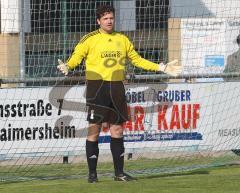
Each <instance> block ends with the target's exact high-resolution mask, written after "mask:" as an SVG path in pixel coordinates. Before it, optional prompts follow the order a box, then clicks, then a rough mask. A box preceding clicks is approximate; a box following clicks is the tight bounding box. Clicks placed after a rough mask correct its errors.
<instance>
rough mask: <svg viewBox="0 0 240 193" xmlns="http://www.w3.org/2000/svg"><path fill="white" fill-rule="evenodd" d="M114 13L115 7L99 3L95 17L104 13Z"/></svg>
mask: <svg viewBox="0 0 240 193" xmlns="http://www.w3.org/2000/svg"><path fill="white" fill-rule="evenodd" d="M111 12H112V13H113V14H114V13H115V9H114V7H113V6H111V5H101V6H99V7H98V8H97V13H96V15H97V19H100V18H101V17H102V16H104V15H105V14H106V13H111Z"/></svg>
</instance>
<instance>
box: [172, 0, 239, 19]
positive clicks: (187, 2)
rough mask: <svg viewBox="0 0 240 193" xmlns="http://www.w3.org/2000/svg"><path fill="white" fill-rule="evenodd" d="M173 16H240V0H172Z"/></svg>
mask: <svg viewBox="0 0 240 193" xmlns="http://www.w3.org/2000/svg"><path fill="white" fill-rule="evenodd" d="M170 9H171V17H181V18H183V17H201V18H202V17H219V18H222V17H225V18H229V17H234V18H236V17H240V1H239V0H171V1H170Z"/></svg>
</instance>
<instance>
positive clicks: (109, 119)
mask: <svg viewBox="0 0 240 193" xmlns="http://www.w3.org/2000/svg"><path fill="white" fill-rule="evenodd" d="M114 13H115V10H114V8H113V7H111V6H108V5H103V6H101V7H99V8H98V9H97V12H96V15H97V23H98V24H99V26H100V28H99V29H98V30H96V31H93V32H91V33H89V34H87V35H85V36H84V37H83V38H82V39H81V40H80V42H79V43H78V44H77V45H76V47H75V49H74V52H73V54H72V55H71V56H70V58H69V59H68V60H67V62H66V63H63V62H62V61H61V60H59V61H58V62H59V65H58V69H59V70H60V71H61V72H62V73H63V74H64V75H67V74H68V72H69V70H73V69H74V68H76V67H77V66H78V65H79V64H80V63H81V61H82V60H83V59H85V63H86V79H87V82H86V85H87V88H86V90H87V92H86V103H87V106H88V115H87V120H88V122H89V128H88V136H87V140H86V155H87V162H88V168H89V176H88V182H89V183H94V182H97V181H98V178H97V171H96V168H97V160H98V155H99V149H98V137H99V133H100V129H101V127H102V124H103V123H108V125H109V128H110V133H111V141H110V149H111V152H112V157H113V163H114V169H115V177H114V179H115V180H116V181H129V180H133V179H134V178H132V177H131V176H129V175H128V174H126V173H125V172H124V170H123V166H124V143H123V123H124V122H126V121H127V120H128V112H127V104H126V100H125V89H124V85H123V82H122V81H123V80H124V77H125V62H126V58H128V59H130V61H131V62H132V64H133V65H135V66H137V67H140V68H143V69H145V70H151V71H163V72H165V73H168V74H170V75H173V76H175V75H178V73H179V72H180V71H181V69H180V68H177V67H176V66H175V67H174V66H171V65H159V64H155V63H153V62H150V61H148V60H145V59H143V58H141V57H140V55H139V54H138V53H137V52H136V51H135V50H134V47H133V44H132V43H131V42H130V41H129V39H128V38H127V37H126V36H125V35H123V34H121V33H118V32H116V31H114Z"/></svg>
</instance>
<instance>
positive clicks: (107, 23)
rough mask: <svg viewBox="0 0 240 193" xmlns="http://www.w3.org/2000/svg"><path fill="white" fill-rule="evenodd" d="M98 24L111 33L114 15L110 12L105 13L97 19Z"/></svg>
mask: <svg viewBox="0 0 240 193" xmlns="http://www.w3.org/2000/svg"><path fill="white" fill-rule="evenodd" d="M97 23H98V25H100V28H101V29H102V30H103V31H104V32H106V33H112V32H113V28H114V15H113V13H112V12H109V13H105V14H104V15H103V16H102V17H101V18H100V19H97Z"/></svg>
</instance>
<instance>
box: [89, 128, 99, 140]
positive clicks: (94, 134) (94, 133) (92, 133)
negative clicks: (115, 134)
mask: <svg viewBox="0 0 240 193" xmlns="http://www.w3.org/2000/svg"><path fill="white" fill-rule="evenodd" d="M99 132H100V125H97V124H90V125H89V127H88V135H87V140H88V141H97V140H98V137H99Z"/></svg>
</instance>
